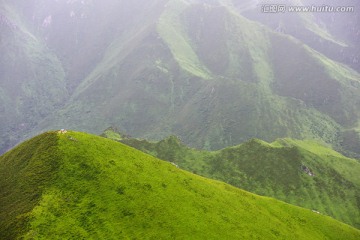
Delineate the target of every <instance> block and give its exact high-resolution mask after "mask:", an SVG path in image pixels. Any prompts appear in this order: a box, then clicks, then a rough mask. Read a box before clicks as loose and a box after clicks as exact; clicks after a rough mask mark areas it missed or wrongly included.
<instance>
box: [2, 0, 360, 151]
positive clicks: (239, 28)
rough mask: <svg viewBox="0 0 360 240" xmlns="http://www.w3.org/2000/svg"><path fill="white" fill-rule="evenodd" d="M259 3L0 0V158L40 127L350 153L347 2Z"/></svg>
mask: <svg viewBox="0 0 360 240" xmlns="http://www.w3.org/2000/svg"><path fill="white" fill-rule="evenodd" d="M273 3H275V1H274V2H273ZM266 4H272V3H271V1H241V2H240V1H231V0H207V1H196V0H187V1H186V0H156V1H155V0H154V1H145V0H136V1H125V0H124V1H123V0H104V1H95V0H92V1H91V0H82V1H76V0H73V1H71V0H57V1H45V0H36V1H35V0H30V1H24V0H14V1H10V0H8V1H6V0H2V1H0V52H1V54H0V152H5V151H6V150H8V149H10V148H11V147H13V146H14V145H15V144H16V143H18V142H19V141H21V140H23V139H25V138H28V137H30V136H33V135H34V134H36V133H39V132H42V131H45V130H48V129H59V128H67V129H75V130H81V131H88V132H92V133H96V134H99V133H101V132H102V131H103V130H104V129H106V128H108V127H109V126H115V127H117V128H119V129H121V130H123V131H126V132H127V133H128V134H130V135H132V136H135V137H142V138H148V139H161V138H163V137H166V136H169V135H172V134H173V135H177V136H179V137H180V138H181V139H182V141H184V142H185V143H187V144H189V145H190V146H193V147H197V148H204V149H212V150H214V149H220V148H223V147H226V146H233V145H237V144H239V143H242V142H244V141H246V140H249V139H251V138H260V139H263V140H266V141H269V142H271V141H273V140H275V139H277V138H282V137H291V138H297V139H315V140H317V141H320V142H324V143H327V144H330V145H332V146H333V147H334V148H335V149H337V150H339V151H341V152H343V153H345V154H347V155H348V156H357V157H358V156H359V154H360V136H359V132H360V121H359V120H360V74H359V71H360V64H359V56H360V47H359V42H360V39H359V38H360V37H359V36H360V30H359V23H360V21H359V18H360V17H359V10H358V9H359V2H358V1H355V0H352V1H341V6H353V7H354V9H355V10H354V11H353V12H348V13H344V12H343V13H315V12H307V13H304V12H302V13H295V12H291V13H290V12H285V13H265V12H262V8H263V7H264V6H265V5H266ZM276 4H286V5H287V6H290V5H293V6H301V5H305V6H306V5H317V6H321V5H336V4H339V2H335V1H325V0H322V1H310V0H296V1H295V0H293V1H278V2H276Z"/></svg>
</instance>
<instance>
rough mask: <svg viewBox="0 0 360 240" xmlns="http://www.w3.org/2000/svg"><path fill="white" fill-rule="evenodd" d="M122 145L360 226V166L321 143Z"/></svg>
mask: <svg viewBox="0 0 360 240" xmlns="http://www.w3.org/2000/svg"><path fill="white" fill-rule="evenodd" d="M108 131H110V132H111V129H108ZM120 141H121V142H123V143H125V144H127V145H129V146H133V147H135V148H137V149H139V150H141V151H143V152H146V153H148V154H151V155H153V156H156V157H158V158H160V159H164V160H167V161H170V162H173V163H175V164H177V165H178V166H179V167H180V168H183V169H186V170H188V171H192V172H194V173H197V174H200V175H202V176H206V177H209V178H213V179H218V180H221V181H224V182H227V183H230V184H232V185H233V186H236V187H240V188H242V189H245V190H247V191H250V192H254V193H257V194H260V195H264V196H271V197H275V198H277V199H280V200H283V201H286V202H288V203H291V204H294V205H298V206H301V207H305V208H308V209H312V210H316V211H320V212H321V213H322V214H325V215H329V216H332V217H334V218H336V219H338V220H340V221H343V222H346V223H348V224H351V225H353V226H355V227H358V228H359V227H360V205H359V200H360V199H359V196H360V195H359V194H360V175H359V172H360V163H359V162H358V161H357V160H355V159H349V158H346V157H344V156H343V155H341V154H339V153H337V152H335V151H334V150H332V149H331V148H328V147H325V146H323V145H320V144H319V143H317V142H314V141H299V140H291V139H279V140H277V141H275V142H273V143H271V144H269V143H266V142H264V141H261V140H256V139H254V140H250V141H248V142H246V143H244V144H241V145H239V146H236V147H230V148H225V149H223V150H220V151H214V152H209V151H203V150H196V149H192V148H189V147H187V146H185V145H184V144H182V143H181V141H180V140H179V139H178V138H176V137H174V136H172V137H169V138H166V139H164V140H162V141H159V142H149V141H146V140H138V139H134V138H122V139H121V140H120Z"/></svg>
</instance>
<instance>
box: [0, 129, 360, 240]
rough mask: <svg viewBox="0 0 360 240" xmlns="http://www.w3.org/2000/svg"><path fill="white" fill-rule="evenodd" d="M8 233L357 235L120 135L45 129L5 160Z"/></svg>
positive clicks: (3, 225)
mask: <svg viewBox="0 0 360 240" xmlns="http://www.w3.org/2000/svg"><path fill="white" fill-rule="evenodd" d="M0 174H1V178H0V186H1V188H0V189H1V190H0V193H1V194H0V202H1V203H2V204H0V237H1V238H2V239H17V238H23V239H124V238H125V239H155V238H157V239H257V238H260V239H358V238H359V236H360V231H359V230H357V229H355V228H352V227H350V226H348V225H345V224H343V223H340V222H338V221H336V220H334V219H332V218H329V217H326V216H323V215H322V214H316V213H313V212H312V211H310V210H306V209H302V208H299V207H294V206H291V205H288V204H285V203H283V202H280V201H277V200H274V199H271V198H266V197H260V196H257V195H254V194H251V193H248V192H245V191H243V190H240V189H237V188H234V187H232V186H230V185H227V184H225V183H221V182H218V181H214V180H209V179H206V178H203V177H200V176H197V175H194V174H191V173H189V172H186V171H184V170H181V169H179V168H177V167H176V166H173V165H171V164H169V163H166V162H164V161H161V160H158V159H156V158H154V157H151V156H150V155H147V154H144V153H142V152H140V151H138V150H135V149H133V148H131V147H128V146H126V145H123V144H121V143H117V142H115V141H112V140H109V139H105V138H102V137H97V136H93V135H89V134H85V133H79V132H72V131H69V132H67V133H59V132H48V133H44V134H42V135H40V136H37V137H36V138H34V139H31V140H29V141H27V142H25V143H23V144H21V145H19V146H18V147H17V148H15V149H13V150H12V151H10V152H8V153H6V154H5V155H3V156H1V157H0Z"/></svg>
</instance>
